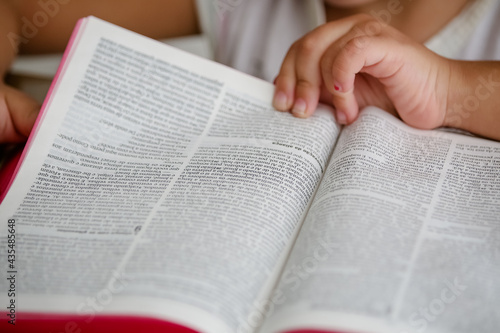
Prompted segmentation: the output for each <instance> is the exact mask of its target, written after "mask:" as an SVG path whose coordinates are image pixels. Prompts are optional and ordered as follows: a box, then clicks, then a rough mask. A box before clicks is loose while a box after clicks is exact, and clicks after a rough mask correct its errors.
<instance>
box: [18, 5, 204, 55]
mask: <svg viewBox="0 0 500 333" xmlns="http://www.w3.org/2000/svg"><path fill="white" fill-rule="evenodd" d="M41 3H45V4H46V5H45V8H42V7H41V5H40V4H41ZM60 3H61V4H60ZM47 4H49V5H47ZM17 6H18V9H19V12H20V15H21V17H25V18H26V19H27V20H28V21H30V22H32V23H33V17H34V16H35V15H37V13H39V12H49V19H48V21H47V23H46V24H44V25H41V26H40V27H36V28H37V30H38V31H37V33H36V34H33V35H34V36H29V38H28V40H29V41H28V42H27V43H22V44H21V52H26V53H41V52H62V51H64V48H65V47H66V44H67V42H68V40H69V38H70V36H71V32H72V31H73V28H74V26H75V24H76V22H77V21H78V19H80V18H82V17H85V16H89V15H94V16H96V17H99V18H101V19H103V20H106V21H109V22H111V23H114V24H117V25H119V26H122V27H124V28H127V29H129V30H133V31H136V32H138V33H140V34H142V35H146V36H148V37H151V38H155V39H163V38H170V37H179V36H184V35H191V34H196V33H198V32H199V27H198V18H197V15H196V5H195V1H194V0H148V1H140V0H84V1H75V0H65V1H57V0H53V1H50V0H44V1H34V0H18V1H17ZM22 24H23V25H24V24H26V23H25V22H23V23H22Z"/></svg>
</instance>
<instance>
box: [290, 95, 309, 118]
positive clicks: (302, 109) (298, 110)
mask: <svg viewBox="0 0 500 333" xmlns="http://www.w3.org/2000/svg"><path fill="white" fill-rule="evenodd" d="M306 108H307V104H306V101H304V100H303V99H302V98H299V99H298V100H296V101H295V104H293V109H292V113H293V114H294V115H295V116H297V117H303V116H304V115H305V114H306Z"/></svg>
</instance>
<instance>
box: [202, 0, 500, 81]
mask: <svg viewBox="0 0 500 333" xmlns="http://www.w3.org/2000/svg"><path fill="white" fill-rule="evenodd" d="M197 5H198V9H199V17H200V22H201V26H202V29H203V31H204V32H205V33H206V34H207V35H208V36H209V39H210V41H211V43H212V47H213V50H214V59H215V60H217V61H219V62H221V63H224V64H226V65H228V66H231V67H234V68H236V69H238V70H240V71H243V72H246V73H248V74H251V75H254V76H257V77H260V78H263V79H265V80H268V81H272V80H273V79H274V78H275V77H276V75H277V73H278V71H279V68H280V65H281V62H282V60H283V58H284V56H285V55H286V52H287V51H288V48H289V47H290V45H291V44H292V43H293V42H294V41H295V40H297V39H299V38H300V37H301V36H303V35H304V34H306V33H307V32H308V31H310V30H312V29H314V28H315V27H317V26H318V25H321V24H323V23H325V22H326V15H325V11H324V5H323V1H321V0H307V1H306V0H273V1H269V0H214V1H212V0H198V2H197ZM426 46H427V47H429V48H430V49H431V50H433V51H434V52H436V53H438V54H440V55H442V56H445V57H448V58H454V59H462V60H500V1H497V0H475V1H472V2H471V3H470V4H469V5H468V6H467V7H466V8H464V9H463V10H462V12H461V13H460V14H459V15H458V16H457V17H455V19H453V20H452V21H451V22H450V23H449V24H448V25H447V26H446V27H445V28H444V29H443V30H441V31H440V32H439V33H438V34H436V35H435V36H434V37H432V38H431V39H430V40H429V41H428V42H427V43H426Z"/></svg>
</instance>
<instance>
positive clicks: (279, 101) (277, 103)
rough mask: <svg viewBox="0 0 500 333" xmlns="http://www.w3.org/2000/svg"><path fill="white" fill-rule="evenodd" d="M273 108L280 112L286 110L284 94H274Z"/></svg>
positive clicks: (280, 92)
mask: <svg viewBox="0 0 500 333" xmlns="http://www.w3.org/2000/svg"><path fill="white" fill-rule="evenodd" d="M273 106H274V107H275V108H276V109H278V110H280V111H285V110H286V95H285V93H284V92H282V91H279V92H277V93H276V95H275V96H274V100H273Z"/></svg>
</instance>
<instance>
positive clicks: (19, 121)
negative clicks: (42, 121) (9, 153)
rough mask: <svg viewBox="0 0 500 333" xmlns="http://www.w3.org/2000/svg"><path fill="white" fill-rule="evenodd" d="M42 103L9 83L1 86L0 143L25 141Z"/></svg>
mask: <svg viewBox="0 0 500 333" xmlns="http://www.w3.org/2000/svg"><path fill="white" fill-rule="evenodd" d="M39 111H40V105H39V104H38V103H37V102H36V101H35V100H34V99H33V98H32V97H30V96H28V95H27V94H25V93H24V92H21V91H20V90H17V89H14V88H12V87H9V86H7V85H4V84H2V85H1V86H0V143H5V142H22V141H25V140H26V139H27V138H28V136H29V134H30V132H31V129H32V128H33V125H34V123H35V121H36V118H37V116H38V112H39Z"/></svg>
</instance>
